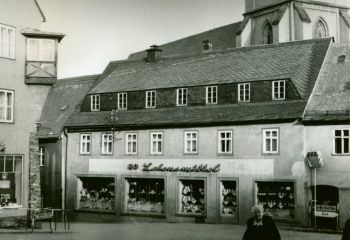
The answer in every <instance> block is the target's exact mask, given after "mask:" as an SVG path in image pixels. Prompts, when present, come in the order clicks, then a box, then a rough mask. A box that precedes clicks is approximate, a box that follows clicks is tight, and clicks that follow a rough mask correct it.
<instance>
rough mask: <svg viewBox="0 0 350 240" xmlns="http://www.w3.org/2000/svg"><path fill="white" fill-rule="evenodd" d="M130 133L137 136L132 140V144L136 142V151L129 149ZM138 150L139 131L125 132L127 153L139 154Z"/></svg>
mask: <svg viewBox="0 0 350 240" xmlns="http://www.w3.org/2000/svg"><path fill="white" fill-rule="evenodd" d="M129 135H135V136H136V138H135V139H131V141H130V143H131V144H133V143H135V149H136V150H135V152H129V151H128V143H129V139H128V136H129ZM131 146H132V145H131ZM137 152H138V134H137V132H126V133H125V155H137Z"/></svg>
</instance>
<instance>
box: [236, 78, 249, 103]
mask: <svg viewBox="0 0 350 240" xmlns="http://www.w3.org/2000/svg"><path fill="white" fill-rule="evenodd" d="M246 86H248V89H247V88H246ZM241 87H243V89H241ZM237 89H238V99H237V100H238V102H250V83H239V84H238V88H237ZM241 90H242V91H243V95H241ZM247 90H248V97H247V94H246V91H247ZM242 96H243V100H241V97H242Z"/></svg>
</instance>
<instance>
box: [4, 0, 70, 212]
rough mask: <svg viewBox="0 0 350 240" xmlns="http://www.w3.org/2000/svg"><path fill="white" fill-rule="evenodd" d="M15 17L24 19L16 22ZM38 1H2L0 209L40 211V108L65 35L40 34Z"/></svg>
mask: <svg viewBox="0 0 350 240" xmlns="http://www.w3.org/2000/svg"><path fill="white" fill-rule="evenodd" d="M18 13H25V14H22V15H21V17H18ZM43 21H46V19H45V16H44V14H43V13H42V11H41V9H40V7H39V5H38V3H37V1H34V0H31V1H27V0H14V1H2V2H1V9H0V173H1V179H0V198H1V205H9V204H12V205H22V206H30V207H38V206H39V207H40V206H41V200H40V187H38V183H39V181H40V174H39V155H38V143H37V139H36V136H35V133H36V127H37V124H38V121H39V117H40V114H41V111H42V109H43V103H44V101H45V98H46V96H47V94H48V93H49V91H50V88H51V85H52V84H53V83H54V82H55V81H56V79H57V44H58V42H59V41H60V40H61V39H62V38H63V36H64V35H63V34H59V33H51V32H43V31H40V30H39V29H40V24H41V23H42V22H43Z"/></svg>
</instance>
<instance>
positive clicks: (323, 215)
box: [315, 211, 338, 218]
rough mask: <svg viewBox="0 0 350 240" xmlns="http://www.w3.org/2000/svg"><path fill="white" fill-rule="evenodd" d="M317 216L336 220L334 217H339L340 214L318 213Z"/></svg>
mask: <svg viewBox="0 0 350 240" xmlns="http://www.w3.org/2000/svg"><path fill="white" fill-rule="evenodd" d="M315 216H316V217H328V218H334V217H338V213H335V212H323V211H316V213H315Z"/></svg>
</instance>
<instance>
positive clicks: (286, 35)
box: [278, 7, 290, 43]
mask: <svg viewBox="0 0 350 240" xmlns="http://www.w3.org/2000/svg"><path fill="white" fill-rule="evenodd" d="M289 8H290V7H288V8H287V9H286V12H285V13H284V15H283V17H282V19H281V20H280V22H279V24H278V42H280V43H282V42H289V41H290V11H289Z"/></svg>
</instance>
